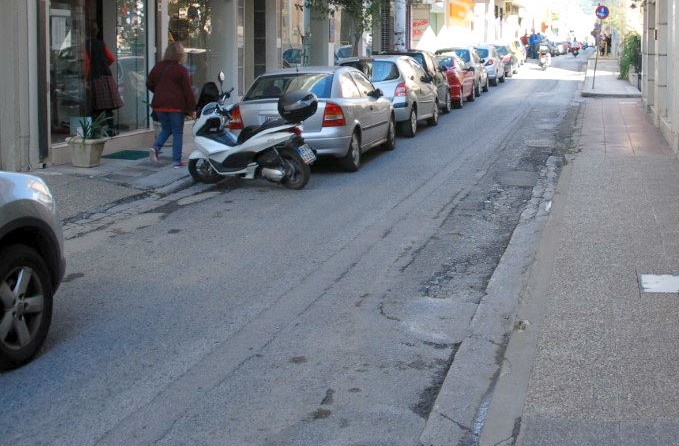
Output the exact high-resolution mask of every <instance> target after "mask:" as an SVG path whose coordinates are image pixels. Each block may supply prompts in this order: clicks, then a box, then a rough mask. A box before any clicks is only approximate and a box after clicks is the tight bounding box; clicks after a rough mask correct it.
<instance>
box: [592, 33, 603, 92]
mask: <svg viewBox="0 0 679 446" xmlns="http://www.w3.org/2000/svg"><path fill="white" fill-rule="evenodd" d="M599 23H601V20H599ZM600 36H601V34H599V36H597V42H596V46H595V47H594V48H595V50H596V59H594V74H592V90H594V81H595V80H596V66H597V65H598V63H599V37H600Z"/></svg>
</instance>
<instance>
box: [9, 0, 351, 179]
mask: <svg viewBox="0 0 679 446" xmlns="http://www.w3.org/2000/svg"><path fill="white" fill-rule="evenodd" d="M299 4H300V1H299V0H38V1H34V0H13V1H11V2H5V4H3V6H4V11H3V12H4V14H2V15H0V48H2V50H3V54H5V55H8V57H9V63H5V64H2V66H1V67H0V85H1V87H0V101H2V102H3V103H4V104H12V107H3V109H2V111H0V113H2V118H1V119H0V170H13V171H23V170H28V169H30V168H35V167H37V166H39V165H40V164H42V163H46V164H62V163H67V162H69V161H70V159H69V155H68V150H67V143H66V138H67V137H69V136H71V135H74V134H75V132H76V129H77V127H78V124H79V122H80V120H81V119H82V118H83V117H86V116H88V115H89V116H91V114H92V110H91V107H90V106H89V104H90V101H89V98H90V92H89V90H88V88H89V85H88V82H86V81H85V79H86V76H85V70H86V65H87V64H86V61H85V59H86V56H85V55H86V52H85V49H86V46H87V44H88V41H89V39H92V38H98V39H101V40H103V41H104V43H105V44H106V46H107V47H108V49H109V50H110V52H111V53H112V55H113V56H114V58H115V62H114V63H113V64H112V65H111V71H112V73H113V76H114V79H115V81H116V85H117V89H118V92H119V94H120V97H121V99H122V102H123V105H122V107H120V108H119V109H117V110H115V111H114V112H113V117H112V120H113V130H114V134H115V135H114V136H113V138H112V139H111V140H109V141H108V142H107V144H106V149H105V153H110V152H114V151H117V150H121V149H123V148H131V147H145V146H150V145H151V144H152V141H153V138H154V134H155V131H154V129H153V123H152V122H151V120H150V119H149V115H150V110H149V107H148V104H149V102H150V97H149V93H148V92H147V90H146V86H145V82H146V75H147V73H148V72H149V70H150V69H151V68H152V67H153V65H154V64H155V62H156V61H158V60H160V59H161V58H162V55H163V52H164V49H165V48H166V46H167V43H168V42H170V41H179V42H181V43H182V44H183V45H184V47H185V48H186V53H187V61H186V66H187V68H188V69H189V72H190V74H191V78H192V82H193V87H194V91H195V93H196V95H198V92H199V90H200V88H201V86H202V85H203V83H204V82H206V81H209V80H215V79H216V77H217V74H218V72H219V71H224V73H225V75H226V81H225V87H226V88H229V87H231V86H233V87H234V88H235V89H236V91H237V92H238V93H239V94H243V92H244V89H245V88H247V87H248V85H249V84H250V83H251V82H252V80H254V78H255V77H256V76H257V75H259V74H261V73H263V72H265V71H267V70H271V69H275V68H278V67H281V66H284V65H285V64H286V62H285V61H284V58H283V57H284V56H286V57H288V56H290V55H291V51H290V50H293V51H292V52H293V53H294V50H295V49H299V48H301V47H302V37H303V36H304V34H305V32H304V19H303V16H304V14H303V13H302V11H301V9H300V8H299V6H298V5H299ZM93 33H94V35H93ZM312 33H313V35H314V39H313V48H311V51H310V53H311V56H312V57H311V58H310V59H311V60H309V62H316V63H322V64H327V63H328V62H330V63H332V55H333V54H334V50H335V48H337V47H339V46H340V45H341V42H340V34H341V33H340V18H339V15H338V17H323V18H321V19H320V20H314V21H312V22H311V25H310V31H309V32H307V33H306V34H307V35H311V34H312ZM286 50H288V51H287V53H286V52H285V51H286Z"/></svg>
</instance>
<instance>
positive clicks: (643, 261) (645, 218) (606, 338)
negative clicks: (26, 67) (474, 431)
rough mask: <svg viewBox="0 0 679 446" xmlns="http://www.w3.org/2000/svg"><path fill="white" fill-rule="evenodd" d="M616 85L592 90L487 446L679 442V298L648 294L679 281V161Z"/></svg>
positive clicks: (678, 294)
mask: <svg viewBox="0 0 679 446" xmlns="http://www.w3.org/2000/svg"><path fill="white" fill-rule="evenodd" d="M600 63H601V61H600ZM604 66H606V64H604ZM599 68H601V65H599ZM608 71H610V72H613V73H614V72H615V67H614V66H609V68H608ZM589 75H590V73H588V76H589ZM603 79H604V80H603V81H602V82H599V80H600V79H599V78H598V77H597V82H596V84H595V86H596V90H593V91H587V89H586V88H585V87H586V86H583V90H582V93H583V96H595V97H592V98H586V99H585V100H584V116H583V119H582V122H583V125H582V133H581V135H580V143H579V146H578V149H579V153H577V154H576V155H575V156H573V157H572V158H571V159H570V160H569V161H570V162H569V163H568V165H567V166H566V167H565V168H564V170H563V172H562V175H561V178H560V180H559V184H558V187H557V190H556V193H555V195H554V200H553V205H552V208H551V213H550V217H549V220H548V222H547V225H546V227H545V230H544V231H543V234H542V236H541V239H540V243H539V246H538V251H537V255H536V258H535V261H534V263H533V266H532V268H531V271H530V277H529V279H528V282H527V285H526V287H525V289H524V292H523V294H522V302H521V305H520V308H519V310H518V314H517V316H516V320H515V321H516V322H515V324H514V331H513V333H512V335H511V338H510V341H509V343H508V346H507V350H506V352H505V356H504V358H503V360H502V368H501V371H500V373H499V378H498V381H497V383H496V386H495V389H494V392H493V396H492V400H491V402H490V405H489V408H488V412H487V416H486V418H485V423H484V426H483V429H482V431H481V435H480V439H479V444H480V445H512V444H517V445H557V444H558V445H583V444H589V445H670V444H679V382H678V381H677V379H676V376H677V370H678V368H679V349H677V344H679V323H678V322H679V290H677V289H676V287H677V285H676V283H675V284H674V286H670V287H669V289H667V290H665V291H668V292H662V293H659V292H649V291H650V290H648V289H647V288H646V286H641V285H640V277H642V276H643V275H646V274H650V275H672V276H677V275H679V201H678V200H677V197H678V196H679V159H678V157H677V154H676V153H674V152H673V151H672V150H671V149H670V147H669V146H668V144H667V143H666V142H665V140H664V139H663V137H662V135H661V134H660V132H659V130H658V129H657V128H656V127H654V126H653V124H652V123H651V122H650V121H649V119H648V118H647V116H646V114H645V112H644V110H643V107H642V103H641V101H640V100H639V99H625V98H618V97H616V96H615V95H617V94H619V93H620V92H621V91H624V90H628V88H627V86H628V85H629V84H628V83H627V82H626V81H621V80H617V79H616V78H615V75H611V76H606V77H604V78H603ZM590 81H591V78H590ZM585 83H587V81H585ZM625 84H627V85H625ZM590 85H591V84H590ZM633 88H634V87H633ZM635 90H636V89H635ZM586 93H587V94H586ZM611 95H613V97H610V96H611ZM597 96H598V97H597Z"/></svg>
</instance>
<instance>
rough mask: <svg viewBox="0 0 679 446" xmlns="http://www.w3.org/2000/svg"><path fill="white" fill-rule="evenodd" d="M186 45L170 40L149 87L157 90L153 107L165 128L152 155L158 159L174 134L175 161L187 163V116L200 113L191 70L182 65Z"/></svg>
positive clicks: (157, 139) (151, 151)
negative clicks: (184, 155)
mask: <svg viewBox="0 0 679 446" xmlns="http://www.w3.org/2000/svg"><path fill="white" fill-rule="evenodd" d="M185 57H186V56H185V54H184V47H183V46H182V44H181V43H179V42H170V44H169V45H168V46H167V49H166V50H165V55H164V56H163V60H162V61H160V62H158V63H157V64H156V65H155V66H154V67H153V69H152V70H151V72H150V73H149V77H148V79H147V81H146V87H147V88H148V89H149V90H150V91H151V92H152V93H153V101H151V107H153V111H154V113H155V115H156V116H157V119H158V121H160V125H161V131H160V133H159V134H158V136H157V137H156V141H155V143H154V144H153V147H152V148H151V149H149V158H151V161H152V162H153V163H158V155H159V154H160V149H161V148H162V147H163V144H165V141H167V138H169V137H170V135H172V165H173V166H174V167H175V168H180V167H184V165H185V164H184V163H183V162H182V139H183V137H184V116H185V115H188V116H190V117H191V118H195V117H196V99H195V97H194V95H193V90H192V89H191V79H190V78H189V72H188V70H187V69H186V68H185V67H184V66H183V65H182V63H183V62H184V59H185Z"/></svg>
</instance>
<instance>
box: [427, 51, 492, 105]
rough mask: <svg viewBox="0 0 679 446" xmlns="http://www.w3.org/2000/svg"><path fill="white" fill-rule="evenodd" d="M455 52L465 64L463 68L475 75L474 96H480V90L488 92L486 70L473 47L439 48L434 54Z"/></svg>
mask: <svg viewBox="0 0 679 446" xmlns="http://www.w3.org/2000/svg"><path fill="white" fill-rule="evenodd" d="M451 51H453V52H455V53H457V55H458V56H460V59H462V61H463V62H464V64H465V68H470V67H471V68H473V69H474V73H475V74H476V82H475V83H474V94H475V95H476V96H477V97H478V96H481V90H483V91H488V70H486V67H485V66H484V65H483V64H482V63H481V57H480V56H479V54H478V53H477V52H476V49H475V48H474V47H473V46H455V47H451V48H441V49H438V50H436V54H443V53H449V52H451Z"/></svg>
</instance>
